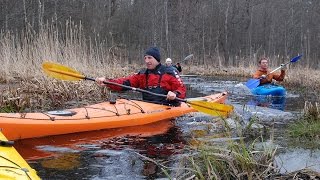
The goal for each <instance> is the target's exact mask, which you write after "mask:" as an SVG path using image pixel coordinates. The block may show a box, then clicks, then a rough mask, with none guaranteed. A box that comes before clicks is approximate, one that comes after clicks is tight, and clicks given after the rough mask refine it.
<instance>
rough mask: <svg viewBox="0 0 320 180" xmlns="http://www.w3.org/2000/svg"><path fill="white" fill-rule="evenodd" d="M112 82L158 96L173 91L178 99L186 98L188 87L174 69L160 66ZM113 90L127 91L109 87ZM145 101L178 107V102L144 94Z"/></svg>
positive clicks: (118, 87) (113, 86)
mask: <svg viewBox="0 0 320 180" xmlns="http://www.w3.org/2000/svg"><path fill="white" fill-rule="evenodd" d="M109 81H110V82H115V83H118V84H123V85H126V86H131V87H135V88H140V89H144V90H147V91H150V92H154V93H157V94H165V95H166V94H167V93H168V91H172V92H174V93H176V94H177V97H179V98H182V99H184V98H185V97H186V87H185V85H184V84H183V81H182V80H181V78H180V76H179V73H178V72H177V70H176V69H175V68H174V67H171V66H170V67H167V66H164V65H161V64H159V65H158V66H157V67H156V68H155V69H153V70H149V69H142V70H140V71H139V73H137V74H134V75H131V76H128V77H124V78H118V79H109ZM108 87H109V88H110V89H112V90H116V91H122V90H126V89H125V88H122V87H120V86H116V85H108ZM143 99H144V100H147V101H155V102H159V103H163V104H173V105H176V103H177V102H172V101H167V100H166V99H165V98H160V97H156V96H154V95H148V94H147V93H143Z"/></svg>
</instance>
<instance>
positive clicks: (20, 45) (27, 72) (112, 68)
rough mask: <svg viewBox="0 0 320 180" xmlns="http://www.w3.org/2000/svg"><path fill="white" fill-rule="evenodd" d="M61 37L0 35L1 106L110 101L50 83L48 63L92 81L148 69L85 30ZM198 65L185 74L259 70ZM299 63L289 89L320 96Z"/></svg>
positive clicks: (88, 90)
mask: <svg viewBox="0 0 320 180" xmlns="http://www.w3.org/2000/svg"><path fill="white" fill-rule="evenodd" d="M60 33H61V32H60V31H58V30H57V29H55V28H54V27H52V26H49V25H47V26H46V27H44V28H43V29H42V31H40V32H39V33H37V34H35V33H34V32H33V31H32V30H29V31H27V32H26V33H25V34H23V35H21V36H16V35H13V34H11V33H9V32H7V33H0V63H1V64H2V68H1V70H0V83H1V87H0V91H1V102H0V105H1V107H6V108H5V109H6V111H10V109H15V110H16V111H23V110H32V109H39V108H40V107H42V108H44V109H48V108H49V107H53V108H57V107H62V106H63V105H65V104H66V103H67V102H68V101H88V102H89V101H91V100H93V99H94V101H97V100H98V99H99V98H101V99H100V101H101V100H104V99H103V98H105V97H106V96H105V93H104V95H101V88H99V87H97V86H96V85H95V84H94V83H93V82H62V81H58V80H54V79H52V78H48V77H47V76H46V75H45V74H44V73H43V72H42V69H41V64H42V63H43V62H44V61H52V62H58V63H61V64H63V65H66V66H69V67H71V68H74V69H75V70H77V71H79V73H81V74H82V73H83V74H84V75H87V76H89V77H90V76H91V77H98V76H106V77H109V78H113V77H120V76H124V75H128V74H131V73H134V72H137V70H138V69H139V68H141V64H142V63H143V60H142V59H141V60H140V62H141V64H140V65H139V64H129V63H125V62H123V60H119V59H117V58H115V57H114V56H113V51H112V53H111V52H110V49H105V48H102V47H105V46H104V45H103V44H95V42H96V41H94V39H90V38H89V39H88V38H85V37H84V36H83V34H82V33H81V27H78V26H74V25H70V26H69V27H68V28H67V30H66V32H65V33H64V37H65V39H63V40H61V39H59V38H58V37H59V36H60V35H59V34H60ZM110 53H111V54H110ZM217 59H219V58H217ZM245 61H248V60H243V62H245ZM276 61H277V60H276ZM301 61H303V59H302V60H301ZM120 62H121V63H120ZM198 62H199V61H197V59H196V57H193V59H191V60H190V63H188V64H183V66H184V67H183V73H184V74H199V75H219V76H241V77H247V78H249V77H250V74H252V72H254V70H255V69H256V65H255V64H249V65H248V67H246V66H245V65H244V63H242V64H241V63H240V64H239V67H223V66H217V65H216V64H219V63H214V62H211V63H210V62H206V63H205V64H206V65H201V64H200V65H199V64H197V63H198ZM298 63H299V62H297V63H295V64H294V65H293V66H292V67H290V69H289V70H288V75H287V78H286V79H285V82H284V83H285V85H286V86H289V87H290V86H291V87H301V90H306V89H307V91H305V92H306V93H310V92H311V91H318V89H320V83H319V81H320V80H319V78H318V77H320V72H319V71H317V70H312V69H304V68H301V67H300V66H299V64H298ZM297 64H298V65H297ZM271 65H272V64H271ZM273 66H275V65H273Z"/></svg>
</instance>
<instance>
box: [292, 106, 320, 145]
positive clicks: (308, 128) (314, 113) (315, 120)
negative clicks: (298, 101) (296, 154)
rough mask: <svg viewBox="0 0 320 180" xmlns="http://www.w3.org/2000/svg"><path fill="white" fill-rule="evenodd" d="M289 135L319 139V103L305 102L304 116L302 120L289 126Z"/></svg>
mask: <svg viewBox="0 0 320 180" xmlns="http://www.w3.org/2000/svg"><path fill="white" fill-rule="evenodd" d="M288 133H289V135H290V136H291V137H294V138H302V139H307V140H308V139H309V140H312V141H314V139H315V138H316V139H319V137H320V107H319V103H317V102H315V103H311V102H308V101H307V102H305V106H304V111H303V115H302V116H301V117H300V119H299V120H298V121H297V122H295V123H293V124H291V125H289V128H288Z"/></svg>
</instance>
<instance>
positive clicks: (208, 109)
mask: <svg viewBox="0 0 320 180" xmlns="http://www.w3.org/2000/svg"><path fill="white" fill-rule="evenodd" d="M42 69H43V71H44V72H45V73H46V74H47V75H48V76H51V77H54V78H57V79H61V80H71V81H77V80H81V79H84V80H90V81H95V79H93V78H89V77H86V76H84V75H82V74H81V73H79V72H77V71H76V70H74V69H71V68H69V67H66V66H63V65H61V64H57V63H53V62H44V63H43V64H42ZM104 83H105V84H111V85H116V86H120V87H123V88H126V89H128V90H132V91H138V92H142V93H148V94H151V95H154V96H160V97H167V96H166V95H164V94H157V93H153V92H150V91H146V90H143V89H139V88H134V87H131V86H126V85H122V84H118V83H115V82H109V81H105V82H104ZM176 100H178V101H181V102H185V103H187V104H189V105H190V106H191V107H193V108H194V109H196V110H198V111H200V112H203V113H207V114H209V115H212V116H223V117H226V116H228V115H229V113H230V112H231V111H232V110H233V106H231V105H226V104H220V103H216V102H207V101H201V100H196V99H193V100H192V99H191V100H189V99H180V98H176Z"/></svg>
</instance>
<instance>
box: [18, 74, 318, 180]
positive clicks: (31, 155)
mask: <svg viewBox="0 0 320 180" xmlns="http://www.w3.org/2000/svg"><path fill="white" fill-rule="evenodd" d="M245 81H246V79H241V78H234V77H222V78H221V77H196V76H188V77H184V82H185V84H186V85H187V86H188V93H187V96H188V97H198V96H204V95H208V94H213V93H216V92H223V91H226V90H227V91H228V92H229V98H228V102H227V103H229V104H233V105H240V106H242V105H246V104H250V103H252V102H254V100H255V98H256V97H253V96H252V95H251V94H250V92H249V91H248V90H247V89H246V88H245V87H244V86H243V82H245ZM305 100H306V99H304V98H301V97H300V96H299V95H298V94H294V93H291V92H290V91H289V92H287V97H286V99H285V101H284V102H282V103H281V108H282V110H283V111H285V112H290V113H295V114H299V113H300V112H301V111H302V109H303V107H304V101H305ZM270 102H271V103H269V104H268V105H267V107H269V108H272V107H279V106H270V104H272V102H274V101H273V100H271V101H270ZM267 107H266V108H267ZM211 119H212V117H209V116H207V115H204V114H202V113H191V114H188V115H185V116H183V117H179V118H177V119H175V120H172V121H163V122H158V123H155V124H151V125H145V126H142V127H127V128H119V129H111V130H102V131H93V132H85V133H75V134H68V135H61V136H53V137H46V138H35V139H27V140H21V141H17V142H16V143H15V147H16V148H17V150H18V151H19V152H20V154H21V155H22V156H23V157H24V158H25V159H27V161H28V162H29V163H30V165H31V166H32V167H33V168H34V169H36V170H37V172H38V174H39V176H40V177H41V178H42V179H130V180H131V179H157V178H166V176H165V175H164V173H163V172H162V171H161V169H160V167H159V166H157V165H156V164H155V163H153V162H152V161H154V162H157V163H161V164H162V165H165V166H168V167H171V166H174V165H175V163H176V158H177V157H178V156H179V155H181V154H182V153H183V148H184V147H185V145H186V144H190V137H191V136H194V135H195V134H194V133H195V132H201V130H203V129H205V128H206V126H202V125H199V123H202V124H203V122H206V121H210V120H211ZM275 136H276V137H275V139H276V141H275V144H277V145H279V146H281V150H280V152H279V154H278V155H277V157H276V162H277V164H279V168H280V171H281V172H282V173H285V172H292V171H295V170H298V169H301V168H304V167H306V166H308V167H309V168H311V169H313V170H315V171H318V172H319V171H320V165H319V162H320V152H319V150H318V149H316V148H315V149H307V148H305V147H304V146H301V144H300V146H294V145H292V143H290V141H288V139H286V138H283V137H284V136H283V131H282V130H281V129H280V130H276V133H275ZM298 144H299V143H298ZM149 158H150V159H149Z"/></svg>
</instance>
